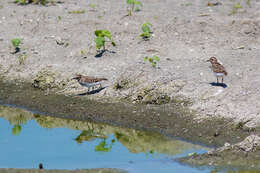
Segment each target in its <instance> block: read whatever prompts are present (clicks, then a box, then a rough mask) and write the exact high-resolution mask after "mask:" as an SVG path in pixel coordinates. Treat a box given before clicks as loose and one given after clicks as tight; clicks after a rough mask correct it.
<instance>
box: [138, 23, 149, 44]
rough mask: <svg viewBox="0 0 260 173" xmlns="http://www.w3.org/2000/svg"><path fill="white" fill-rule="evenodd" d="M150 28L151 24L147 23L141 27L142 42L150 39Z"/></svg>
mask: <svg viewBox="0 0 260 173" xmlns="http://www.w3.org/2000/svg"><path fill="white" fill-rule="evenodd" d="M151 26H152V24H151V23H149V22H146V23H144V24H143V25H142V31H143V33H142V34H140V37H142V38H143V39H144V40H148V39H149V38H150V37H151V29H150V27H151Z"/></svg>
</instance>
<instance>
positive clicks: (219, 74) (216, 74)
mask: <svg viewBox="0 0 260 173" xmlns="http://www.w3.org/2000/svg"><path fill="white" fill-rule="evenodd" d="M214 74H215V76H224V73H215V72H214Z"/></svg>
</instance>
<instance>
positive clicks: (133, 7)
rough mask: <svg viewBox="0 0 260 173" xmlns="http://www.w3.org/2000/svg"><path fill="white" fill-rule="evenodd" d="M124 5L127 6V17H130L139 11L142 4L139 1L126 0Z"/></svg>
mask: <svg viewBox="0 0 260 173" xmlns="http://www.w3.org/2000/svg"><path fill="white" fill-rule="evenodd" d="M126 3H127V5H128V8H127V9H128V15H129V16H132V13H133V12H134V11H140V9H141V7H142V6H143V4H142V3H141V2H140V1H137V0H126Z"/></svg>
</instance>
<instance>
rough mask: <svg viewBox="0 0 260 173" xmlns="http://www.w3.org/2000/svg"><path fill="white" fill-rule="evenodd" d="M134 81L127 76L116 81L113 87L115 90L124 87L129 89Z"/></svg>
mask: <svg viewBox="0 0 260 173" xmlns="http://www.w3.org/2000/svg"><path fill="white" fill-rule="evenodd" d="M133 85H134V84H133V81H131V80H130V79H127V78H120V79H118V80H117V81H116V83H114V86H113V88H114V89H115V90H123V89H128V88H130V87H132V86H133Z"/></svg>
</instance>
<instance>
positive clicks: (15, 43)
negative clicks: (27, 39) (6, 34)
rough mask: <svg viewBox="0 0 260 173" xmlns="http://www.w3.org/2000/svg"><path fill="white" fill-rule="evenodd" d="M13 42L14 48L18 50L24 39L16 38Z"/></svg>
mask: <svg viewBox="0 0 260 173" xmlns="http://www.w3.org/2000/svg"><path fill="white" fill-rule="evenodd" d="M11 42H12V44H13V46H14V48H15V49H16V48H19V45H20V43H21V42H22V39H20V38H14V39H12V40H11Z"/></svg>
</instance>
